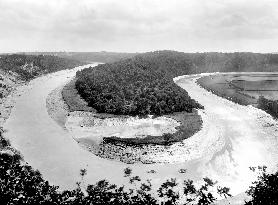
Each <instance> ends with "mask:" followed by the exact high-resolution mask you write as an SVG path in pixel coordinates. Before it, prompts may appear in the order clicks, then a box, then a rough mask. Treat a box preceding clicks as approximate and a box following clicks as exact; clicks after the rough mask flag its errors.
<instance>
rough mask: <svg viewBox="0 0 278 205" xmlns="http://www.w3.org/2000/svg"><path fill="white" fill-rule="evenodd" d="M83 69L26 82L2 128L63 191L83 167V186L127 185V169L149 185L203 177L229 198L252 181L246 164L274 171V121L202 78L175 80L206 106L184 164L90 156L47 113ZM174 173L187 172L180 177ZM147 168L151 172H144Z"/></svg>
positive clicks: (276, 159) (276, 157) (277, 153)
mask: <svg viewBox="0 0 278 205" xmlns="http://www.w3.org/2000/svg"><path fill="white" fill-rule="evenodd" d="M95 65H97V64H92V66H95ZM87 66H88V65H87ZM87 66H86V67H87ZM82 68H83V67H77V68H75V69H72V70H64V71H59V72H56V73H53V74H49V75H46V76H42V77H39V78H37V79H35V80H33V81H31V82H30V83H29V86H28V88H26V89H22V90H24V92H22V93H21V95H20V96H18V97H17V98H16V99H15V100H16V104H15V107H14V108H13V109H12V112H11V115H10V117H9V119H8V120H7V121H6V123H5V125H4V129H6V130H7V132H6V133H5V137H7V138H9V139H10V140H11V143H12V145H13V146H14V147H15V148H17V149H18V150H19V151H20V152H21V154H22V155H23V156H24V160H25V161H26V162H28V163H29V165H31V166H32V167H34V168H35V169H38V170H40V172H41V173H42V175H43V177H44V178H45V179H47V180H49V181H50V182H51V183H53V184H55V185H59V186H60V187H61V188H62V189H65V188H68V189H71V188H74V187H75V186H76V182H77V181H79V180H80V176H79V172H80V169H82V168H86V169H87V173H88V174H87V175H86V176H85V178H84V180H85V183H94V182H96V181H97V180H101V179H108V180H109V181H111V182H112V183H116V184H128V179H126V178H124V177H122V176H123V175H124V174H123V169H124V168H126V167H130V168H132V170H133V173H134V174H135V175H139V176H140V177H141V178H142V179H143V180H145V179H151V180H152V183H153V185H154V187H156V186H157V185H159V184H161V182H163V181H165V180H166V179H169V178H177V179H178V181H179V182H182V181H183V180H184V179H186V178H191V179H193V180H198V179H201V178H202V177H205V176H208V177H211V178H212V179H214V180H217V181H218V182H219V183H220V184H224V185H226V186H228V187H231V188H232V194H238V193H241V192H243V191H245V190H246V189H247V187H248V186H249V185H250V183H251V181H252V180H253V179H254V176H253V175H252V173H251V171H250V170H249V167H250V166H257V165H267V166H268V167H269V168H270V169H272V168H274V167H276V164H277V162H278V151H277V150H278V149H277V146H278V142H277V135H278V131H277V128H278V124H277V122H276V121H275V120H273V119H272V118H271V117H270V116H269V115H268V114H266V113H265V112H263V111H260V110H258V109H256V108H254V107H252V106H241V105H238V104H235V103H233V102H230V101H228V100H226V99H223V98H220V97H218V96H216V95H213V94H212V93H210V92H208V91H206V90H205V89H203V88H201V87H200V86H199V85H197V83H196V79H197V78H199V77H200V76H202V75H191V76H181V77H178V78H175V79H174V81H175V82H176V83H177V84H178V85H179V86H181V87H182V88H184V89H185V90H187V91H188V93H189V95H190V96H191V97H192V98H193V99H195V100H197V101H198V102H199V103H200V104H202V105H203V106H204V108H205V109H204V110H200V111H199V113H200V115H201V116H202V119H203V128H202V130H201V131H199V132H198V133H196V134H195V135H194V136H193V137H191V139H190V140H191V141H192V142H194V143H193V147H192V150H191V153H193V155H192V154H191V155H192V157H191V158H190V160H189V161H186V162H184V160H181V161H180V162H175V163H167V164H141V163H137V164H129V165H128V164H124V163H122V162H117V161H112V160H107V159H103V158H99V157H97V156H94V155H93V154H91V153H90V152H88V151H86V150H84V149H82V148H81V147H80V146H79V145H78V144H77V143H76V141H75V140H74V139H73V137H72V136H71V134H70V133H69V132H68V131H67V130H65V129H63V128H62V127H61V126H59V125H57V124H56V122H55V121H54V120H53V119H52V118H51V117H50V116H49V115H48V112H47V109H46V98H47V96H48V94H49V93H50V92H51V91H52V90H54V89H55V88H57V87H59V86H62V85H64V84H65V83H66V82H68V81H69V80H70V79H71V78H72V77H74V76H75V73H76V71H77V70H79V69H82ZM194 153H196V154H194ZM185 155H186V153H185ZM185 155H184V157H185V158H186V157H187V156H185ZM179 157H182V156H179ZM179 169H187V170H188V171H187V173H185V174H184V173H179ZM150 170H155V171H156V173H148V172H149V171H150Z"/></svg>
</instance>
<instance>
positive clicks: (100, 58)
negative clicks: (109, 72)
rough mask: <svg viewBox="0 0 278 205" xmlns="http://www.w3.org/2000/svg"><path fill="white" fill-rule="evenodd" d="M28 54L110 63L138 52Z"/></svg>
mask: <svg viewBox="0 0 278 205" xmlns="http://www.w3.org/2000/svg"><path fill="white" fill-rule="evenodd" d="M25 54H28V55H30V54H31V55H54V56H58V57H61V58H67V59H73V60H78V61H82V62H88V63H91V62H101V63H112V62H115V61H119V60H122V59H127V58H131V57H133V56H135V55H137V54H138V53H118V52H106V51H102V52H26V53H25Z"/></svg>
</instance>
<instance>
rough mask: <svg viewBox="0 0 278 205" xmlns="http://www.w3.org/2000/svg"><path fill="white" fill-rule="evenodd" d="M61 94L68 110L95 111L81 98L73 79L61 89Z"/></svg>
mask: <svg viewBox="0 0 278 205" xmlns="http://www.w3.org/2000/svg"><path fill="white" fill-rule="evenodd" d="M62 96H63V99H64V101H65V103H66V104H67V105H68V108H69V111H70V112H73V111H85V112H96V111H95V109H93V108H91V107H89V106H88V103H87V102H86V101H85V100H83V99H82V98H81V97H80V95H79V94H78V92H77V90H76V89H75V79H73V80H71V81H70V82H69V83H68V84H66V85H65V86H64V88H63V89H62Z"/></svg>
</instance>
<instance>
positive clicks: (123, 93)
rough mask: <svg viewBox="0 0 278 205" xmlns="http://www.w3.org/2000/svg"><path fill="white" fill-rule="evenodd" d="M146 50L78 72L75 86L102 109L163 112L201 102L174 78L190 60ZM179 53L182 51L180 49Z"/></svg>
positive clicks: (134, 113)
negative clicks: (145, 52)
mask: <svg viewBox="0 0 278 205" xmlns="http://www.w3.org/2000/svg"><path fill="white" fill-rule="evenodd" d="M169 54H171V52H169V53H164V52H162V53H160V52H154V53H147V54H144V55H138V56H136V57H134V58H132V59H127V60H122V61H119V62H116V63H113V64H104V65H99V66H97V67H96V68H94V69H91V68H87V69H84V70H82V71H81V72H77V75H76V76H77V81H76V88H77V90H78V91H79V93H80V94H81V96H82V97H83V98H84V99H85V100H86V101H87V102H88V103H89V105H90V106H92V107H94V108H95V109H96V110H97V111H99V112H105V113H113V114H128V115H147V114H154V115H162V114H168V113H173V112H180V111H187V112H191V111H192V109H193V108H201V106H200V105H199V104H198V103H197V102H195V101H194V100H192V99H191V98H190V97H189V96H188V93H187V92H186V91H185V90H183V89H181V88H180V87H179V86H177V85H176V84H175V83H174V82H173V79H172V78H173V76H177V75H181V74H186V73H187V68H188V67H189V63H188V62H187V60H185V59H184V58H183V57H182V54H181V55H177V54H176V53H174V54H173V55H169ZM178 54H179V53H178Z"/></svg>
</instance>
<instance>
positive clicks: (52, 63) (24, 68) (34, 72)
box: [0, 54, 83, 81]
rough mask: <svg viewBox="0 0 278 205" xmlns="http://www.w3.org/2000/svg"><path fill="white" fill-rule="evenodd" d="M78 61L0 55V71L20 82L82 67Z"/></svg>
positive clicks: (33, 56) (55, 57) (41, 56)
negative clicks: (41, 75)
mask: <svg viewBox="0 0 278 205" xmlns="http://www.w3.org/2000/svg"><path fill="white" fill-rule="evenodd" d="M82 64H83V63H81V62H80V61H77V60H71V59H64V58H60V57H57V56H46V55H19V54H13V55H0V71H1V73H3V72H4V73H7V74H9V75H12V76H15V77H16V78H19V79H21V80H25V81H26V80H30V79H32V78H34V77H36V76H38V75H40V74H46V73H51V72H55V71H59V70H63V69H70V68H74V67H76V66H79V65H82Z"/></svg>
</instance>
